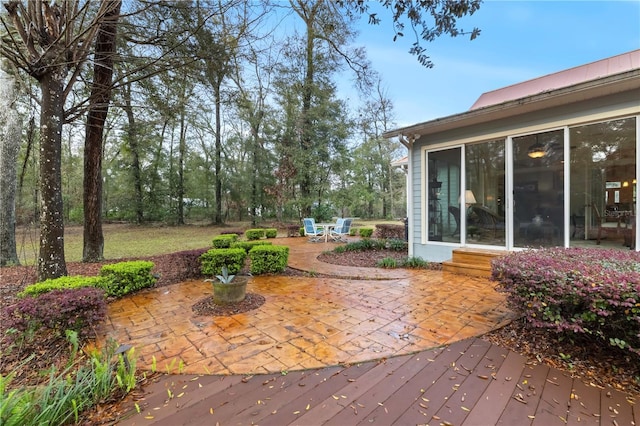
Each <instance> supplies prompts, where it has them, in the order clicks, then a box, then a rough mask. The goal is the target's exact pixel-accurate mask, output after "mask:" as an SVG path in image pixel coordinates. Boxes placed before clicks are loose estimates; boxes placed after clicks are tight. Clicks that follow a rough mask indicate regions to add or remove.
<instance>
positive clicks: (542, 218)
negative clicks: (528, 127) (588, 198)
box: [513, 130, 565, 247]
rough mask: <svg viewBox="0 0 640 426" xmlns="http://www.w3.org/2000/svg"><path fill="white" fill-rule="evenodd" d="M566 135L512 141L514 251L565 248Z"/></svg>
mask: <svg viewBox="0 0 640 426" xmlns="http://www.w3.org/2000/svg"><path fill="white" fill-rule="evenodd" d="M564 192H565V191H564V131H563V130H555V131H551V132H544V133H536V134H532V135H526V136H520V137H514V138H513V206H514V207H513V215H514V216H513V226H514V230H513V231H514V238H513V243H514V246H515V247H553V246H563V245H564V223H565V221H564Z"/></svg>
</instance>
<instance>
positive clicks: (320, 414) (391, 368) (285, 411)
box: [118, 338, 640, 426]
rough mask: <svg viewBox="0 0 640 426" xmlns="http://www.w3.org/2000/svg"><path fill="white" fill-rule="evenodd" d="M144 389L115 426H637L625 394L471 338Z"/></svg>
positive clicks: (161, 382)
mask: <svg viewBox="0 0 640 426" xmlns="http://www.w3.org/2000/svg"><path fill="white" fill-rule="evenodd" d="M145 390H146V391H147V392H148V393H149V394H148V395H147V397H146V398H145V399H144V400H142V401H138V404H139V405H140V406H142V408H143V409H142V410H141V412H140V413H139V414H138V413H136V412H135V411H134V410H133V408H132V409H131V410H130V411H129V412H128V414H127V416H126V418H124V417H123V420H121V421H120V422H119V423H118V424H119V425H130V426H134V425H167V426H174V425H178V424H180V425H212V424H214V425H215V424H221V425H223V424H234V425H250V424H260V425H274V426H276V425H277V426H283V425H309V426H313V425H327V426H330V425H355V424H359V425H394V424H395V425H407V424H436V425H437V424H451V425H456V426H458V425H483V426H484V425H490V424H503V425H544V426H547V425H555V424H557V425H565V424H571V425H595V424H602V425H605V424H608V425H616V424H617V425H619V426H622V425H633V424H636V425H640V419H639V418H638V417H639V412H640V407H639V406H638V405H639V404H638V402H637V401H634V400H632V399H631V398H630V397H629V396H628V395H626V394H624V393H622V392H619V391H617V390H614V389H601V388H599V387H595V386H592V385H589V384H586V383H583V382H581V381H579V380H577V379H573V378H571V377H569V376H568V375H566V374H564V373H562V372H560V371H559V370H555V369H551V368H549V367H547V366H545V365H531V364H530V363H528V362H527V360H526V359H525V358H524V357H522V356H521V355H519V354H517V353H515V352H511V351H508V350H506V349H504V348H502V347H499V346H497V345H493V344H490V343H488V342H486V341H484V340H482V339H479V338H471V339H466V340H463V341H459V342H456V343H454V344H452V345H449V346H446V347H442V348H435V349H431V350H427V351H421V352H417V353H415V354H411V355H403V356H399V357H392V358H388V359H384V360H378V361H369V362H365V363H360V364H355V365H350V366H334V367H326V368H322V369H316V370H307V371H294V372H290V373H288V374H286V375H285V374H265V375H255V376H197V375H167V376H162V377H161V378H159V379H158V382H157V383H152V384H149V385H147V386H146V387H145ZM168 391H169V392H168Z"/></svg>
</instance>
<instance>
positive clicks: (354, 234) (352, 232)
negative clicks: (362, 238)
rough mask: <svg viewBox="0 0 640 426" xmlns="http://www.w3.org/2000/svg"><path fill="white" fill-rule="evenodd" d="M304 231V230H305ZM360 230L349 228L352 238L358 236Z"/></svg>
mask: <svg viewBox="0 0 640 426" xmlns="http://www.w3.org/2000/svg"><path fill="white" fill-rule="evenodd" d="M303 229H304V228H303ZM358 230H359V229H358V228H353V227H352V228H349V236H350V237H355V236H356V235H358Z"/></svg>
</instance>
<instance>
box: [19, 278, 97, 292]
mask: <svg viewBox="0 0 640 426" xmlns="http://www.w3.org/2000/svg"><path fill="white" fill-rule="evenodd" d="M101 281H102V278H101V277H85V276H82V275H76V276H73V277H60V278H55V279H51V280H46V281H41V282H39V283H35V284H30V285H28V286H26V287H25V288H24V290H22V291H21V292H20V293H18V297H27V296H30V297H36V296H39V295H41V294H44V293H48V292H50V291H53V290H63V289H70V288H81V287H100V282H101Z"/></svg>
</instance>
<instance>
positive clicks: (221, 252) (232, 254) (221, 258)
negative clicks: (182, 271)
mask: <svg viewBox="0 0 640 426" xmlns="http://www.w3.org/2000/svg"><path fill="white" fill-rule="evenodd" d="M246 258H247V252H246V251H245V250H244V249H242V248H238V247H232V248H227V249H211V250H209V251H207V252H206V253H203V254H202V256H200V271H201V272H202V274H203V275H207V276H215V275H221V274H222V267H223V266H226V267H227V269H228V273H229V274H237V273H238V272H239V271H240V269H242V267H243V266H244V261H245V259H246Z"/></svg>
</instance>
